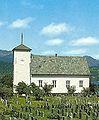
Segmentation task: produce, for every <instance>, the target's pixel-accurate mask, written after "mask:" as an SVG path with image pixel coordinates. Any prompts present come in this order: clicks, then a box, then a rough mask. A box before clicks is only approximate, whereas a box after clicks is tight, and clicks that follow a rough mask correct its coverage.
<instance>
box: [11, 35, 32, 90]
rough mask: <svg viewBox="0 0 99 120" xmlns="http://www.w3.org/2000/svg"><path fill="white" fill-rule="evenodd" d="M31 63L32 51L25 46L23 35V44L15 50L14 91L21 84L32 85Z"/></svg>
mask: <svg viewBox="0 0 99 120" xmlns="http://www.w3.org/2000/svg"><path fill="white" fill-rule="evenodd" d="M30 62H31V49H30V48H29V47H27V46H25V45H24V44H23V34H21V44H20V45H18V46H17V47H15V48H14V49H13V65H14V69H13V87H14V88H13V90H14V92H15V86H16V85H18V83H19V82H22V81H23V82H25V83H26V84H28V85H29V84H30Z"/></svg>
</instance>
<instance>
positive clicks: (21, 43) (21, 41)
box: [21, 33, 23, 44]
mask: <svg viewBox="0 0 99 120" xmlns="http://www.w3.org/2000/svg"><path fill="white" fill-rule="evenodd" d="M21 44H23V33H21Z"/></svg>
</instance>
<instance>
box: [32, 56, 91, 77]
mask: <svg viewBox="0 0 99 120" xmlns="http://www.w3.org/2000/svg"><path fill="white" fill-rule="evenodd" d="M31 74H65V75H89V74H90V72H89V68H88V64H87V61H86V60H85V59H84V58H83V57H75V56H74V57H73V56H57V57H55V56H40V55H32V60H31Z"/></svg>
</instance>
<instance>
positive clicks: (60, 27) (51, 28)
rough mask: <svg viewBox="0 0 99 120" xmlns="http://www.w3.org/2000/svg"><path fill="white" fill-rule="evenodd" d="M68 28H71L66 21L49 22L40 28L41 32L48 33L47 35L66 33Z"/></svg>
mask: <svg viewBox="0 0 99 120" xmlns="http://www.w3.org/2000/svg"><path fill="white" fill-rule="evenodd" d="M70 30H71V28H70V27H69V25H67V24H66V23H60V24H55V23H51V24H49V25H47V26H45V27H44V28H43V29H42V30H41V34H44V35H49V36H57V35H60V34H62V33H68V32H69V31H70Z"/></svg>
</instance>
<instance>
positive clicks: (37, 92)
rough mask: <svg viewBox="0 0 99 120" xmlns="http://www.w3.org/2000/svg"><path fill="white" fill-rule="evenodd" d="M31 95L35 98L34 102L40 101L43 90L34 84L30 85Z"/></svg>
mask: <svg viewBox="0 0 99 120" xmlns="http://www.w3.org/2000/svg"><path fill="white" fill-rule="evenodd" d="M30 88H31V92H32V95H33V96H35V98H36V100H41V99H42V97H43V96H44V90H42V89H40V88H39V87H38V86H36V85H35V83H33V82H32V83H31V84H30Z"/></svg>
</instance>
